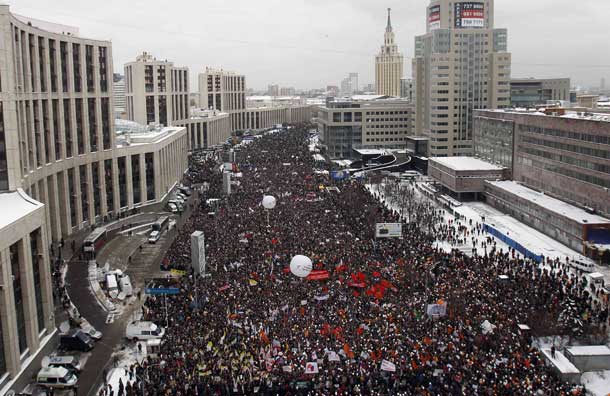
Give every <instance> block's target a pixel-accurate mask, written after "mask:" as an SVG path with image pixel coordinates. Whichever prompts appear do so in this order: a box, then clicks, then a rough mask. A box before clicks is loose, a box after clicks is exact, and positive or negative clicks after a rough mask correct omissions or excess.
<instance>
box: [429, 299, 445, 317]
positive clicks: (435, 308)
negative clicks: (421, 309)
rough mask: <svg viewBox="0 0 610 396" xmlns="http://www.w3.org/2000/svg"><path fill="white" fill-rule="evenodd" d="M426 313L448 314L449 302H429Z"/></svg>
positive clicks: (431, 314)
mask: <svg viewBox="0 0 610 396" xmlns="http://www.w3.org/2000/svg"><path fill="white" fill-rule="evenodd" d="M426 314H427V315H428V316H434V315H438V316H441V317H442V316H446V315H447V303H446V302H444V303H442V304H428V307H427V308H426Z"/></svg>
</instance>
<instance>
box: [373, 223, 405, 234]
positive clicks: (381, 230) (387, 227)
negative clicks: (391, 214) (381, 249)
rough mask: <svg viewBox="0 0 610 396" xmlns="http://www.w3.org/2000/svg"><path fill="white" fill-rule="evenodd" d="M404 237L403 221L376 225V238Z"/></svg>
mask: <svg viewBox="0 0 610 396" xmlns="http://www.w3.org/2000/svg"><path fill="white" fill-rule="evenodd" d="M400 237H402V223H377V224H376V225H375V238H400Z"/></svg>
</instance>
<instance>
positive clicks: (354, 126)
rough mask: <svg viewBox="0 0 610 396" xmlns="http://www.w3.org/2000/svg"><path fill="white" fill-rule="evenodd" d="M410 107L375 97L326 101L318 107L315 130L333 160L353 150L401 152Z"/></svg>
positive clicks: (404, 140)
mask: <svg viewBox="0 0 610 396" xmlns="http://www.w3.org/2000/svg"><path fill="white" fill-rule="evenodd" d="M412 112H413V106H412V105H411V104H410V103H409V102H408V101H406V100H400V99H395V98H388V97H385V96H379V95H370V96H366V95H361V96H358V95H357V96H354V97H352V99H350V100H339V99H337V100H334V99H329V100H327V103H326V105H325V106H321V107H319V108H318V117H317V122H318V131H319V133H320V140H321V141H322V143H323V144H324V145H325V146H326V150H327V155H328V156H329V157H330V158H333V159H341V158H343V159H349V158H352V157H353V155H354V152H353V150H354V149H390V148H392V149H404V148H405V147H406V138H407V136H409V135H410V133H411V116H412Z"/></svg>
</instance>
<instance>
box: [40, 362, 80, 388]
mask: <svg viewBox="0 0 610 396" xmlns="http://www.w3.org/2000/svg"><path fill="white" fill-rule="evenodd" d="M36 382H38V384H40V385H44V386H47V387H49V388H58V389H62V388H72V387H74V386H75V385H76V383H77V382H78V377H77V376H76V374H75V373H74V372H73V371H70V370H68V369H66V368H64V367H43V368H42V369H40V371H39V372H38V376H37V377H36Z"/></svg>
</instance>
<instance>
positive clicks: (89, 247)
mask: <svg viewBox="0 0 610 396" xmlns="http://www.w3.org/2000/svg"><path fill="white" fill-rule="evenodd" d="M107 236H108V230H106V228H104V227H98V228H96V229H95V230H93V232H92V233H91V234H89V235H88V236H87V237H86V238H85V240H84V241H83V252H92V253H95V252H97V251H99V250H100V249H101V248H102V247H103V246H104V245H105V244H106V238H107Z"/></svg>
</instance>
